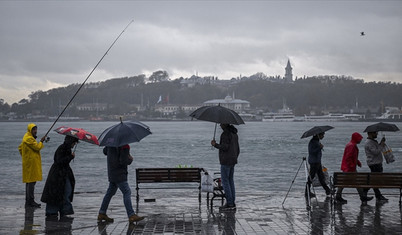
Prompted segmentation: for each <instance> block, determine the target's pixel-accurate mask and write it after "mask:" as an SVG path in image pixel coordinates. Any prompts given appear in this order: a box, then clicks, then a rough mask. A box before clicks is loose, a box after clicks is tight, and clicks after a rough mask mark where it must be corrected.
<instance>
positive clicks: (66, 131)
mask: <svg viewBox="0 0 402 235" xmlns="http://www.w3.org/2000/svg"><path fill="white" fill-rule="evenodd" d="M54 131H55V132H57V133H59V134H62V135H69V136H72V137H75V138H77V139H79V140H82V141H85V142H88V143H90V144H96V145H99V141H98V137H96V135H94V134H91V133H89V132H88V131H86V130H84V129H82V128H73V127H68V126H61V127H59V128H57V129H55V130H54Z"/></svg>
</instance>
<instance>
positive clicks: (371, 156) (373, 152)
mask: <svg viewBox="0 0 402 235" xmlns="http://www.w3.org/2000/svg"><path fill="white" fill-rule="evenodd" d="M377 135H378V132H367V140H366V143H365V145H364V150H365V152H366V157H367V165H368V166H369V168H370V170H371V172H382V171H383V168H382V161H383V159H382V148H383V147H384V145H385V138H384V137H383V138H382V139H381V141H380V143H378V141H377V140H376V139H377ZM368 190H369V189H366V190H365V191H366V192H368ZM373 190H374V193H375V198H376V199H377V201H388V199H387V198H385V197H384V196H383V195H382V194H381V191H380V190H379V189H378V188H373Z"/></svg>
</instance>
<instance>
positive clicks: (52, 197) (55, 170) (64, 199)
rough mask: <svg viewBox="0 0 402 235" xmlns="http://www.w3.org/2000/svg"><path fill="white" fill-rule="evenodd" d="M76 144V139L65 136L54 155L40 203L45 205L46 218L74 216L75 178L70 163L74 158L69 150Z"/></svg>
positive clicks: (73, 154)
mask: <svg viewBox="0 0 402 235" xmlns="http://www.w3.org/2000/svg"><path fill="white" fill-rule="evenodd" d="M77 143H78V139H77V138H75V137H72V136H68V135H67V136H66V137H65V138H64V142H63V144H61V145H60V146H59V147H58V148H57V150H56V152H55V153H54V158H53V161H54V162H53V164H52V166H51V167H50V170H49V174H48V176H47V179H46V183H45V187H44V188H43V193H42V197H41V201H42V202H44V203H46V217H48V218H50V217H57V216H58V215H59V214H60V219H62V218H67V217H66V216H67V215H72V214H74V210H73V205H72V204H71V202H72V201H73V196H74V188H75V177H74V173H73V170H72V169H71V167H70V162H71V161H72V160H73V159H74V158H75V153H74V152H72V151H71V149H72V148H73V147H74V146H75V145H76V144H77Z"/></svg>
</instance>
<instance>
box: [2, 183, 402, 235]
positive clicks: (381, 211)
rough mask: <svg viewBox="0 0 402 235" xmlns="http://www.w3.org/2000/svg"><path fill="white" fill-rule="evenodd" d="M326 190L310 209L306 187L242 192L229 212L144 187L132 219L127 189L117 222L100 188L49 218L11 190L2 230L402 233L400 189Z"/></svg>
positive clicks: (115, 203) (116, 202) (117, 205)
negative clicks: (365, 198)
mask: <svg viewBox="0 0 402 235" xmlns="http://www.w3.org/2000/svg"><path fill="white" fill-rule="evenodd" d="M320 193H321V192H320V191H319V192H318V193H317V194H318V195H317V199H314V198H313V200H312V201H311V210H310V211H308V210H307V208H306V204H305V199H304V197H302V196H301V195H302V194H301V193H295V192H293V193H291V194H290V195H289V196H288V198H287V199H286V202H285V203H284V205H283V206H282V201H283V198H284V195H282V194H279V193H278V194H275V195H274V194H264V193H254V194H246V193H244V192H240V193H239V194H238V196H237V198H238V199H237V210H236V211H229V212H222V211H219V206H220V200H216V201H215V202H214V206H213V208H212V209H211V207H209V206H208V205H207V203H206V196H205V195H203V201H202V203H201V206H200V205H199V204H198V199H197V192H190V193H189V194H188V195H186V196H185V197H184V196H183V195H182V193H180V192H175V191H172V192H164V193H160V192H159V193H157V194H155V193H154V192H152V193H149V194H147V193H144V195H146V196H147V195H148V197H146V198H147V199H155V201H153V200H150V201H151V202H144V201H143V200H142V201H140V203H139V206H138V209H137V211H138V214H139V215H145V216H146V218H145V219H144V220H143V221H140V222H139V223H137V224H132V225H130V224H129V223H128V222H127V218H126V216H125V209H124V206H123V202H122V196H121V194H117V195H116V196H115V198H113V200H112V202H111V204H110V207H109V210H108V215H109V216H111V217H113V218H114V219H115V222H114V223H109V224H108V223H98V222H97V221H96V217H97V214H98V209H99V205H100V203H101V200H102V197H103V195H102V194H100V193H88V194H85V193H84V194H78V195H76V196H75V198H74V202H73V206H74V210H75V211H76V213H75V214H74V215H73V218H46V216H45V209H44V207H45V205H42V208H39V209H32V208H24V207H23V201H24V200H23V197H22V196H19V195H18V196H7V197H3V198H2V205H1V208H0V209H1V211H2V213H0V234H18V233H19V234H102V235H106V234H153V233H159V234H163V233H165V234H402V222H401V221H402V212H401V207H400V206H399V202H398V201H399V195H395V194H394V195H388V196H387V197H388V198H389V199H390V201H389V202H386V203H376V202H375V201H374V200H373V201H370V202H368V203H367V204H365V205H362V204H361V203H360V200H359V198H358V195H357V194H348V193H346V195H345V198H347V200H348V203H347V204H344V205H340V204H332V203H331V200H330V198H328V197H325V194H324V193H323V192H322V194H320ZM295 194H297V195H295ZM133 202H134V203H135V198H133Z"/></svg>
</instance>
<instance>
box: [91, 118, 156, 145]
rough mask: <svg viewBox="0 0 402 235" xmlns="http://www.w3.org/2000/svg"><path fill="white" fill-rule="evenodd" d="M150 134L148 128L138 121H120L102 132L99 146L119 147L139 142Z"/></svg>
mask: <svg viewBox="0 0 402 235" xmlns="http://www.w3.org/2000/svg"><path fill="white" fill-rule="evenodd" d="M150 134H152V133H151V131H150V129H149V127H148V126H147V125H145V124H143V123H142V122H139V121H126V122H123V121H120V123H119V124H116V125H113V126H111V127H109V128H107V129H106V130H104V131H103V132H102V134H101V135H100V136H99V145H100V146H108V147H120V146H123V145H126V144H130V143H134V142H139V141H140V140H141V139H143V138H144V137H146V136H147V135H150Z"/></svg>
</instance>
